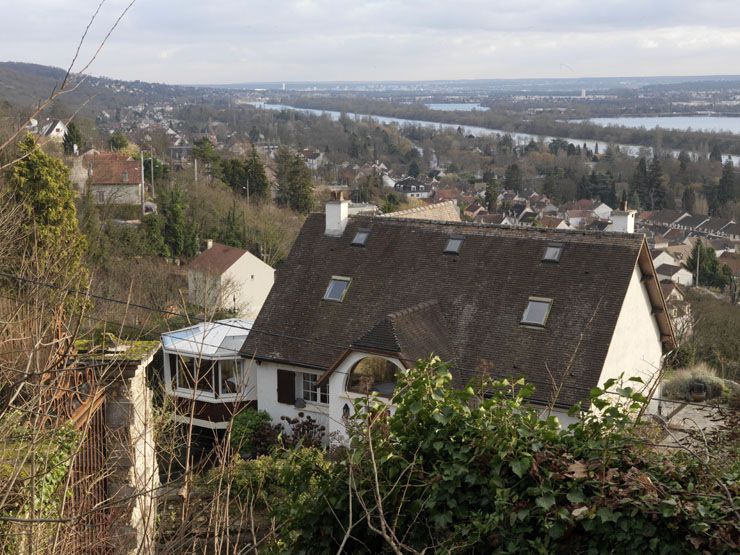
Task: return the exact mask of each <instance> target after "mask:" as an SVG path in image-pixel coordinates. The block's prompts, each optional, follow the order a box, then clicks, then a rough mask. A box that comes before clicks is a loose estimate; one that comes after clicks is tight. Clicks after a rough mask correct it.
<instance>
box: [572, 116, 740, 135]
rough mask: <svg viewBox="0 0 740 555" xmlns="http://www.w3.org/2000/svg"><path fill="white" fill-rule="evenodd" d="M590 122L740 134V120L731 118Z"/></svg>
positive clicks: (592, 121)
mask: <svg viewBox="0 0 740 555" xmlns="http://www.w3.org/2000/svg"><path fill="white" fill-rule="evenodd" d="M571 121H574V122H578V121H581V120H571ZM588 121H590V122H591V123H595V124H597V125H622V126H624V127H631V128H636V129H639V128H640V127H644V128H645V129H655V128H656V127H660V128H662V129H676V130H679V131H725V132H729V133H734V134H740V118H737V117H730V116H635V117H607V118H590V119H589V120H588Z"/></svg>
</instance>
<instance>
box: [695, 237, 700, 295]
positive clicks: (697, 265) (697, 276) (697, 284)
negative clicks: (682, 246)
mask: <svg viewBox="0 0 740 555" xmlns="http://www.w3.org/2000/svg"><path fill="white" fill-rule="evenodd" d="M700 258H701V240H700V239H698V240H697V241H696V286H697V287H699V260H700Z"/></svg>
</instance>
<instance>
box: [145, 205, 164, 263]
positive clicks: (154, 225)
mask: <svg viewBox="0 0 740 555" xmlns="http://www.w3.org/2000/svg"><path fill="white" fill-rule="evenodd" d="M142 223H143V224H144V240H145V243H144V253H145V254H148V255H150V256H171V252H170V248H169V247H168V246H167V243H166V242H165V240H164V228H165V222H164V218H163V217H162V216H161V215H159V214H147V215H146V216H144V218H143V221H142Z"/></svg>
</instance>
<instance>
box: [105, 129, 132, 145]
mask: <svg viewBox="0 0 740 555" xmlns="http://www.w3.org/2000/svg"><path fill="white" fill-rule="evenodd" d="M108 147H110V149H111V150H123V149H125V148H127V147H128V139H127V138H126V135H124V134H123V133H121V132H120V131H116V132H114V133H113V134H112V135H111V136H110V139H108Z"/></svg>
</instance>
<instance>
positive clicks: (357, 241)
mask: <svg viewBox="0 0 740 555" xmlns="http://www.w3.org/2000/svg"><path fill="white" fill-rule="evenodd" d="M368 237H370V230H369V229H358V230H357V233H355V238H354V239H352V246H355V247H364V246H365V245H366V244H367V238H368Z"/></svg>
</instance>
